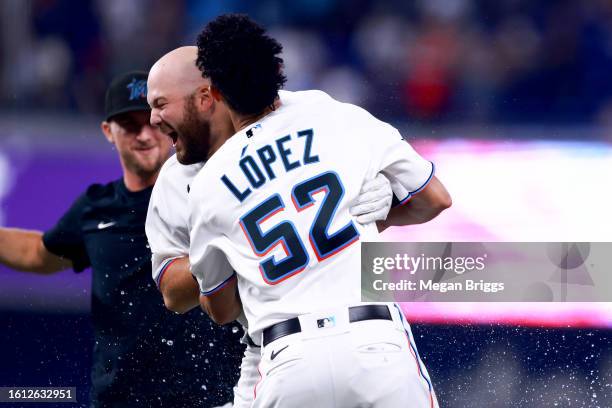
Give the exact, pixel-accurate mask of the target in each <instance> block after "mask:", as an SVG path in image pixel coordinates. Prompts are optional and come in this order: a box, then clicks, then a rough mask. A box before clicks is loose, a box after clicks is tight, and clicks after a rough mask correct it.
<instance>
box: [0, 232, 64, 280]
mask: <svg viewBox="0 0 612 408" xmlns="http://www.w3.org/2000/svg"><path fill="white" fill-rule="evenodd" d="M42 235H43V234H42V232H40V231H28V230H22V229H17V228H0V263H2V264H4V265H6V266H8V267H9V268H11V269H15V270H18V271H24V272H35V273H43V274H46V273H53V272H57V271H60V270H63V269H67V268H70V267H71V266H72V263H71V262H70V261H69V260H66V259H63V258H60V257H58V256H56V255H54V254H52V253H50V252H49V251H47V249H46V248H45V246H44V244H43V240H42Z"/></svg>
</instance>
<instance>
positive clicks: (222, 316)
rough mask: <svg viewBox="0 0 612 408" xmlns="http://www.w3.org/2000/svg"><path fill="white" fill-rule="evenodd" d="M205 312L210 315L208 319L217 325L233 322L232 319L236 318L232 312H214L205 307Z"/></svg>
mask: <svg viewBox="0 0 612 408" xmlns="http://www.w3.org/2000/svg"><path fill="white" fill-rule="evenodd" d="M205 312H206V313H208V316H209V317H210V319H211V320H212V321H213V322H215V323H216V324H218V325H219V326H223V325H225V324H229V323H231V322H233V321H234V320H236V317H235V316H234V314H233V313H227V312H215V311H212V310H206V309H205Z"/></svg>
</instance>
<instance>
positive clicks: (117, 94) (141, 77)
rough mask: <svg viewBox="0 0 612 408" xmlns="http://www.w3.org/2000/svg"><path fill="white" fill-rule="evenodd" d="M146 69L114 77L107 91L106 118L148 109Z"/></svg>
mask: <svg viewBox="0 0 612 408" xmlns="http://www.w3.org/2000/svg"><path fill="white" fill-rule="evenodd" d="M148 75H149V74H148V73H147V72H146V71H131V72H126V73H125V74H122V75H119V76H117V77H115V78H114V79H113V81H112V82H111V84H110V86H109V87H108V89H107V91H106V101H105V102H106V103H105V112H106V120H110V118H111V117H113V116H115V115H119V114H120V113H126V112H133V111H148V110H150V109H151V108H150V107H149V104H148V103H147V77H148Z"/></svg>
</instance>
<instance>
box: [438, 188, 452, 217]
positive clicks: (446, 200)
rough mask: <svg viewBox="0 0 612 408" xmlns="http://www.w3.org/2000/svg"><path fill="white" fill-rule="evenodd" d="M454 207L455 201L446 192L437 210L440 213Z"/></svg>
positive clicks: (440, 199) (439, 201)
mask: <svg viewBox="0 0 612 408" xmlns="http://www.w3.org/2000/svg"><path fill="white" fill-rule="evenodd" d="M452 205H453V199H452V198H451V196H450V194H448V192H447V191H445V192H444V194H442V195H441V197H440V198H439V200H438V205H437V208H438V210H439V212H442V211H444V210H446V209H448V208H450V207H451V206H452Z"/></svg>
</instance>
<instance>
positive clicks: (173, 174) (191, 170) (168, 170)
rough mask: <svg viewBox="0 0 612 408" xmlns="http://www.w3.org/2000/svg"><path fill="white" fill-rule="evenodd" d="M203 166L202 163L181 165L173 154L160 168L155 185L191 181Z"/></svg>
mask: <svg viewBox="0 0 612 408" xmlns="http://www.w3.org/2000/svg"><path fill="white" fill-rule="evenodd" d="M203 166H204V163H195V164H187V165H185V164H181V163H179V161H178V159H177V158H176V154H173V155H172V156H170V158H169V159H168V160H166V162H165V163H164V165H163V166H162V168H161V170H160V172H159V176H158V177H157V182H156V183H155V184H156V185H157V184H167V183H169V184H175V183H176V182H177V181H182V180H191V179H193V178H194V177H195V175H196V174H197V173H198V171H200V169H201V168H202V167H203Z"/></svg>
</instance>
